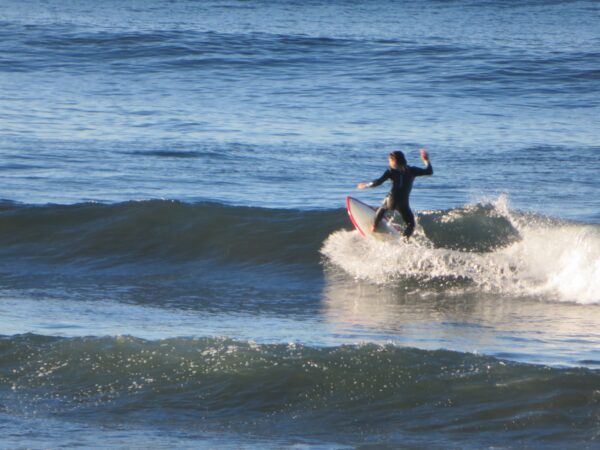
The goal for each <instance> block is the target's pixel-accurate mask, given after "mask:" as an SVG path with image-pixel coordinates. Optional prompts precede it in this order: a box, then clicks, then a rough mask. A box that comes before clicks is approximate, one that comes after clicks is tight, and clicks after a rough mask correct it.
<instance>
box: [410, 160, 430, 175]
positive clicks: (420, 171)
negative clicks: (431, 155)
mask: <svg viewBox="0 0 600 450" xmlns="http://www.w3.org/2000/svg"><path fill="white" fill-rule="evenodd" d="M410 171H411V172H412V174H413V175H414V176H415V177H422V176H423V175H433V166H432V165H431V162H429V161H428V162H427V166H426V167H425V168H424V169H422V168H420V167H413V166H411V167H410Z"/></svg>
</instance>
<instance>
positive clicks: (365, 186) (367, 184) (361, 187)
mask: <svg viewBox="0 0 600 450" xmlns="http://www.w3.org/2000/svg"><path fill="white" fill-rule="evenodd" d="M356 187H357V188H358V189H366V188H368V187H369V183H358V184H357V185H356Z"/></svg>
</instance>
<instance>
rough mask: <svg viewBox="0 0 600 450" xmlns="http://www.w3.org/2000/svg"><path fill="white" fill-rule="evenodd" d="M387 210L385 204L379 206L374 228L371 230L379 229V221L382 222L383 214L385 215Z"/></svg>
mask: <svg viewBox="0 0 600 450" xmlns="http://www.w3.org/2000/svg"><path fill="white" fill-rule="evenodd" d="M386 211H387V208H386V207H385V206H383V205H382V206H380V207H379V209H378V210H377V212H376V213H375V220H373V228H371V231H373V232H375V231H377V226H378V225H379V222H381V219H383V216H384V215H385V213H386Z"/></svg>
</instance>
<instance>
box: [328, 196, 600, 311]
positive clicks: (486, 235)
mask: <svg viewBox="0 0 600 450" xmlns="http://www.w3.org/2000/svg"><path fill="white" fill-rule="evenodd" d="M418 220H419V223H420V224H421V225H422V231H421V232H420V233H419V234H417V235H416V236H415V238H414V239H413V240H411V241H410V242H409V243H392V244H390V243H386V242H380V241H376V240H372V239H370V240H366V239H362V238H361V237H360V236H359V235H358V233H357V232H347V231H339V232H336V233H334V234H332V235H331V236H330V237H329V238H328V239H327V240H326V242H325V243H324V245H323V248H322V252H323V254H324V255H325V256H326V257H327V258H328V260H329V261H331V262H332V263H333V264H334V265H336V266H339V267H341V268H343V269H344V270H345V271H347V272H348V273H349V274H351V275H352V276H354V277H356V278H359V279H363V280H368V281H372V282H375V283H380V284H387V283H393V282H407V281H409V282H410V281H412V282H413V283H416V286H417V287H421V288H423V287H427V286H428V285H429V286H435V287H437V288H442V289H446V288H448V287H449V288H453V287H456V286H457V285H459V286H461V288H465V286H468V287H470V288H472V289H476V290H483V291H486V292H494V293H505V294H510V295H517V296H518V295H543V296H544V297H545V298H550V299H556V300H566V301H573V302H578V303H600V227H598V226H595V225H583V224H577V223H566V222H560V221H556V220H552V219H549V218H544V217H538V216H533V215H523V214H517V213H514V212H511V211H510V210H509V208H508V205H507V203H506V199H504V198H500V199H498V200H497V201H496V202H495V203H494V204H481V205H471V206H467V207H465V208H459V209H454V210H450V211H438V212H429V213H427V212H425V213H421V214H419V218H418Z"/></svg>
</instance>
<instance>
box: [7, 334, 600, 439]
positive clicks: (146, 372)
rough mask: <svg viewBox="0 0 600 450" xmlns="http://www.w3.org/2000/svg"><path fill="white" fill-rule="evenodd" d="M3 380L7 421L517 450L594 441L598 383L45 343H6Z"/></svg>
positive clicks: (256, 353) (417, 360)
mask: <svg viewBox="0 0 600 450" xmlns="http://www.w3.org/2000/svg"><path fill="white" fill-rule="evenodd" d="M0 377H1V380H2V383H1V384H0V386H3V387H2V388H0V396H1V398H2V403H3V404H4V405H5V409H6V411H7V412H8V413H11V414H17V413H23V412H24V411H30V410H32V409H35V410H36V411H37V413H38V414H40V413H45V414H52V415H54V414H57V415H61V416H65V415H66V416H73V417H86V418H88V419H89V420H94V419H97V420H104V419H106V417H109V416H110V417H115V415H116V416H118V417H119V418H120V419H119V420H122V418H123V417H128V416H131V417H132V418H133V419H134V420H135V418H138V419H139V420H146V419H151V420H153V421H154V422H157V421H158V422H160V421H163V420H172V421H173V425H176V424H177V425H176V426H181V424H182V423H191V422H193V423H194V426H195V427H198V426H200V427H202V428H205V429H213V430H215V429H222V428H223V427H227V426H235V427H236V429H240V430H243V431H248V432H258V433H272V432H273V431H272V430H273V427H275V429H279V430H280V431H281V433H284V434H285V433H292V434H294V433H296V434H302V435H305V433H306V431H307V430H314V431H312V433H314V434H315V435H322V434H323V433H342V434H344V435H345V434H348V435H353V434H355V433H357V432H358V434H360V432H362V431H367V430H368V431H369V433H370V434H372V435H373V434H375V435H376V434H382V435H385V434H387V433H390V432H392V431H394V432H398V429H400V430H402V432H408V433H410V432H417V433H421V432H423V431H426V430H427V431H428V432H429V433H434V434H435V433H439V434H442V435H443V434H445V433H455V432H462V433H466V434H467V435H471V436H472V433H473V432H476V433H479V432H480V431H481V430H482V429H485V430H486V431H487V432H490V433H498V437H500V436H504V437H503V439H506V438H507V436H510V437H511V438H513V439H514V438H522V433H521V430H522V428H523V427H527V429H528V435H529V436H531V437H530V439H533V440H536V439H540V438H544V437H553V436H556V435H557V433H558V435H559V436H562V438H565V439H573V438H576V439H578V440H588V439H590V438H591V437H592V436H593V434H594V433H595V430H596V427H597V421H596V416H595V411H596V407H597V402H598V398H597V395H596V389H597V386H598V382H600V378H599V377H600V375H599V373H598V372H597V371H591V370H587V369H550V368H545V367H540V366H530V365H524V364H517V363H508V362H503V361H501V360H497V359H494V358H490V357H485V356H479V355H473V354H462V353H456V352H450V351H424V350H416V349H407V348H398V347H395V346H392V345H385V346H378V345H372V344H369V345H359V346H341V347H332V348H315V347H306V346H302V345H296V344H288V345H285V344H278V345H275V344H271V345H259V344H255V343H252V342H243V341H241V342H240V341H231V340H228V339H214V338H202V339H184V338H177V339H167V340H161V341H145V340H141V339H136V338H132V337H127V336H123V337H116V338H70V339H66V338H51V337H45V336H39V335H21V336H14V337H4V338H1V339H0ZM140 418H141V419H140ZM574 424H575V427H574V426H573V425H574Z"/></svg>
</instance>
